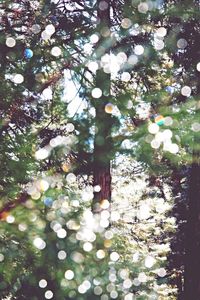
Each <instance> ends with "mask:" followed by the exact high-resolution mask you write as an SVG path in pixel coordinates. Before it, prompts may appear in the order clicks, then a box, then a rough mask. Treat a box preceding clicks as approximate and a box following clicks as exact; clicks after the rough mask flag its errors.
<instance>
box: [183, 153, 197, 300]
mask: <svg viewBox="0 0 200 300" xmlns="http://www.w3.org/2000/svg"><path fill="white" fill-rule="evenodd" d="M195 156H196V155H195ZM196 157H197V156H196ZM197 159H198V157H197ZM199 299H200V164H199V163H198V161H197V162H196V161H195V162H194V163H193V164H192V166H191V173H190V184H189V207H188V220H187V232H186V256H185V276H184V300H199Z"/></svg>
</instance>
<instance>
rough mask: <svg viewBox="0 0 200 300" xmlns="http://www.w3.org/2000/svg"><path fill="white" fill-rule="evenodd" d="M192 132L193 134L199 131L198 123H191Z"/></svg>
mask: <svg viewBox="0 0 200 300" xmlns="http://www.w3.org/2000/svg"><path fill="white" fill-rule="evenodd" d="M192 130H193V131H194V132H198V131H200V123H197V122H195V123H193V124H192Z"/></svg>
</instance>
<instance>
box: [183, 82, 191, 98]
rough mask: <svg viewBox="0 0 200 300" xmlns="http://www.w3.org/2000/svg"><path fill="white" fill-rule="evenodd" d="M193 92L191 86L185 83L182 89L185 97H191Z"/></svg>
mask: <svg viewBox="0 0 200 300" xmlns="http://www.w3.org/2000/svg"><path fill="white" fill-rule="evenodd" d="M191 92H192V90H191V88H190V87H189V86H187V85H185V86H184V87H182V89H181V94H182V95H183V96H185V97H189V96H190V95H191Z"/></svg>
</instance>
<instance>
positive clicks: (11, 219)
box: [6, 215, 15, 224]
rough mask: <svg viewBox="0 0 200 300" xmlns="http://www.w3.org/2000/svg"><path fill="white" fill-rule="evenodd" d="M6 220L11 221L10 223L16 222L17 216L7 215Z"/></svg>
mask: <svg viewBox="0 0 200 300" xmlns="http://www.w3.org/2000/svg"><path fill="white" fill-rule="evenodd" d="M6 222H7V223H9V224H12V223H14V222H15V217H14V216H12V215H8V216H7V217H6Z"/></svg>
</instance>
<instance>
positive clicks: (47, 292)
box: [44, 290, 53, 299]
mask: <svg viewBox="0 0 200 300" xmlns="http://www.w3.org/2000/svg"><path fill="white" fill-rule="evenodd" d="M44 296H45V298H46V299H52V298H53V293H52V291H51V290H48V291H46V292H45V294H44Z"/></svg>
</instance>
